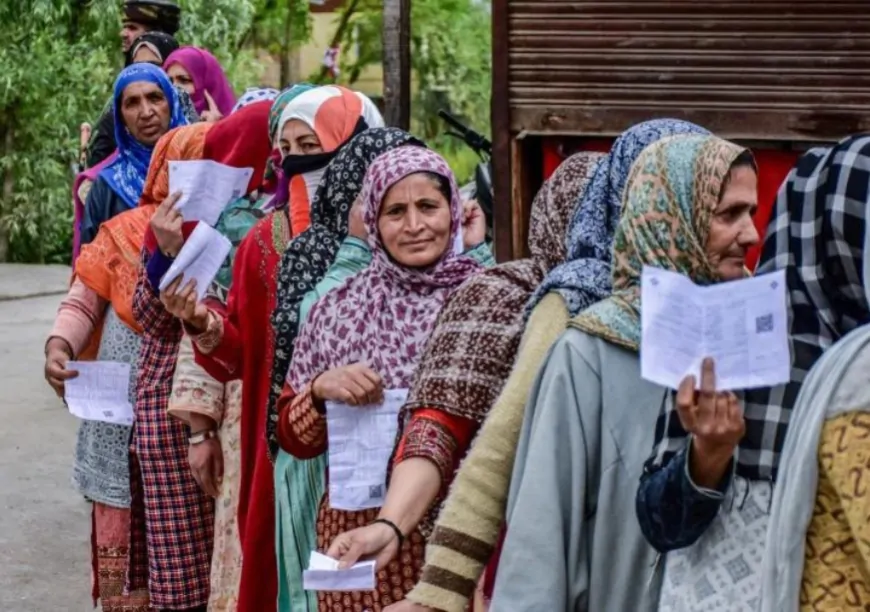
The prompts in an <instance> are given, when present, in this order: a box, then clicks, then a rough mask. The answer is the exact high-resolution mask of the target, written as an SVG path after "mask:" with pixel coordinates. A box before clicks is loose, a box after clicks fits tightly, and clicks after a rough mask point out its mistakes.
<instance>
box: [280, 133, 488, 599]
mask: <svg viewBox="0 0 870 612" xmlns="http://www.w3.org/2000/svg"><path fill="white" fill-rule="evenodd" d="M362 198H363V204H364V207H365V208H364V221H365V225H366V230H367V233H368V242H369V245H370V247H371V249H372V263H371V264H370V265H369V266H368V268H366V270H364V271H363V272H361V273H359V274H357V275H356V276H354V277H352V278H351V279H350V280H348V281H347V282H346V283H344V284H343V285H342V286H340V287H338V288H337V289H335V290H333V291H332V292H330V293H328V294H327V295H326V296H324V297H323V298H321V299H320V300H319V301H318V302H317V303H316V304H315V305H314V306H313V307H312V309H311V311H310V313H309V316H308V319H307V321H306V322H305V324H304V326H303V328H302V330H301V332H300V335H299V336H298V338H297V339H296V346H295V351H294V354H293V361H292V364H291V366H290V371H289V373H288V382H287V384H286V386H285V389H284V393H283V394H282V397H281V400H280V412H281V414H280V417H279V423H278V433H279V439H280V441H281V446H282V448H283V449H284V450H285V451H287V452H288V453H290V454H292V455H294V456H296V457H297V458H299V459H307V458H312V457H316V456H318V455H320V454H322V453H323V452H324V451H325V450H326V447H327V440H326V427H325V424H326V419H325V415H324V406H325V402H327V401H340V402H346V403H348V404H350V405H352V406H359V407H362V406H364V405H366V404H371V403H377V402H379V401H380V400H381V399H382V398H383V396H384V392H385V391H387V390H391V389H407V388H408V387H409V386H410V384H411V381H412V377H413V375H414V371H415V369H416V366H417V364H418V361H419V358H420V356H421V352H422V348H423V346H424V345H425V343H426V341H427V340H428V337H429V334H430V333H431V331H432V329H433V327H434V323H435V319H436V318H437V316H438V313H439V311H440V309H441V307H442V306H443V304H444V302H445V301H446V300H447V299H448V298H449V296H450V295H451V293H452V292H453V291H454V290H455V289H456V288H457V287H458V286H459V285H460V284H461V283H462V282H464V281H465V280H467V279H468V278H470V277H471V276H473V275H474V274H476V273H477V272H478V271H479V270H481V269H482V268H481V267H480V265H479V264H477V263H476V262H475V261H474V260H472V259H471V258H469V257H466V256H464V255H461V254H458V253H457V250H459V251H461V250H462V248H459V249H457V244H456V237H457V235H458V234H459V232H460V230H461V229H463V228H462V219H463V209H462V204H461V202H460V200H459V192H458V188H457V187H456V184H455V180H454V178H453V174H452V172H451V171H450V169H449V167H448V166H447V164H446V162H444V160H443V159H442V158H441V157H440V156H438V155H437V154H435V153H433V152H431V151H429V150H427V149H423V148H421V147H401V148H398V149H393V150H392V151H389V152H387V153H385V154H383V155H381V156H380V157H379V158H377V159H376V160H375V161H374V162H373V163H372V165H371V167H370V168H369V170H368V173H367V175H366V179H365V184H364V187H363V196H362ZM464 230H465V231H463V238H464V241H465V244H466V246H468V244H469V243H470V242H478V243H480V242H482V241H483V238H484V231H485V229H484V227H483V219H482V216H478V217H476V223H475V225H474V227H466V228H464ZM327 338H341V340H339V341H337V342H334V341H329V340H327ZM360 409H364V408H360ZM371 522H377V523H378V524H380V525H381V526H382V527H383V528H384V529H386V530H388V531H389V532H390V533H391V534H392V548H391V549H390V550H389V553H390V555H389V557H392V556H393V555H394V554H395V552H396V549H401V551H402V554H401V556H400V558H399V559H398V560H396V561H391V562H389V563H385V564H384V567H382V568H381V569H380V571H379V572H378V574H377V581H378V583H379V586H378V587H377V589H376V590H375V591H371V592H354V593H328V592H321V593H319V594H318V598H319V609H320V610H323V611H326V610H330V611H332V610H353V609H354V606H355V605H362V606H363V607H366V608H369V609H372V610H382V609H383V608H384V607H386V606H387V605H389V604H390V603H392V602H394V601H398V600H401V599H402V598H403V597H404V595H405V593H406V592H407V591H408V590H410V588H411V587H412V586H413V579H412V577H413V576H416V573H417V572H418V571H419V568H420V567H421V565H422V554H423V545H424V541H423V538H422V536H421V535H420V533H419V532H417V531H415V532H413V533H409V534H408V535H407V538H406V537H405V535H404V534H402V533H401V532H400V530H399V528H398V527H397V526H396V525H395V524H394V523H392V522H391V521H389V520H388V519H385V518H383V517H381V518H379V517H378V511H377V509H375V510H364V511H342V510H335V509H332V508H330V505H329V495H328V494H327V495H325V496H324V499H323V501H322V502H321V506H320V513H319V516H318V521H317V536H318V548H319V549H321V550H326V549H327V548H328V547H329V545H330V544H331V541H332V539H333V538H334V537H335V536H336V535H338V534H339V533H340V532H341V531H342V530H343V528H345V527H346V526H353V525H358V526H363V525H365V524H368V523H371ZM389 557H387V558H386V559H382V561H386V560H388V559H389Z"/></svg>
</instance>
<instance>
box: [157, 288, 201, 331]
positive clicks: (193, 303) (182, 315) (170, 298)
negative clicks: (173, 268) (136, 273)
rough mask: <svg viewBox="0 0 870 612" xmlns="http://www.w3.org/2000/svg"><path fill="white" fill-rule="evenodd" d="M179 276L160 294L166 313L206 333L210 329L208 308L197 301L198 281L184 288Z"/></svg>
mask: <svg viewBox="0 0 870 612" xmlns="http://www.w3.org/2000/svg"><path fill="white" fill-rule="evenodd" d="M183 279H184V277H183V276H179V277H178V278H176V279H175V280H174V281H172V282H171V283H169V286H168V287H166V289H164V290H163V291H161V292H160V301H161V302H162V303H163V307H164V308H166V312H168V313H169V314H171V315H172V316H174V317H176V318H178V319H181V320H182V321H184V322H185V323H187V324H188V325H189V326H190V327H192V328H194V329H195V330H197V331H200V332H204V331H205V330H206V329H207V328H208V307H207V306H206V305H205V304H203V303H202V302H198V301H197V295H196V281H193V280H192V281H190V282H189V283H187V285H185V286H184V287H183V288H182V287H181V282H182V280H183Z"/></svg>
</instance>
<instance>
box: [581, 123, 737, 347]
mask: <svg viewBox="0 0 870 612" xmlns="http://www.w3.org/2000/svg"><path fill="white" fill-rule="evenodd" d="M744 151H745V149H743V148H741V147H739V146H737V145H735V144H733V143H731V142H728V141H726V140H722V139H721V138H717V137H715V136H697V135H680V136H670V137H667V138H664V139H661V140H658V141H657V142H655V143H654V144H652V145H650V146H649V147H647V148H646V149H644V150H643V152H642V153H641V154H640V155H639V156H638V158H637V161H636V162H635V164H634V166H632V170H631V173H630V174H629V177H628V186H627V191H626V193H625V204H624V209H623V211H622V215H621V216H620V219H619V225H618V226H617V228H616V233H615V235H614V239H613V272H612V279H613V293H612V295H611V296H610V297H609V298H607V299H605V300H603V301H601V302H598V303H596V304H594V305H593V306H590V307H589V308H587V309H586V310H585V311H583V313H582V314H580V315H579V316H576V317H574V318H573V319H572V321H571V326H572V327H576V328H579V329H582V330H583V331H586V332H587V333H590V334H592V335H593V336H598V337H600V338H603V339H604V340H607V341H608V342H611V343H613V344H616V345H618V346H622V347H624V348H627V349H629V350H632V351H638V350H639V349H640V279H641V271H642V270H643V266H645V265H648V266H654V267H656V268H661V269H663V270H670V271H672V272H676V273H678V274H683V275H685V276H687V277H689V278H690V279H692V281H693V282H695V283H698V284H701V285H706V284H712V283H714V282H716V281H717V280H718V275H717V274H716V272H715V270H714V269H713V267H712V266H711V264H710V262H709V261H708V259H707V255H706V251H705V245H706V244H707V236H708V235H709V233H710V222H711V219H712V216H713V212H714V211H715V210H716V207H717V206H718V205H719V194H720V192H721V190H722V185H723V183H724V182H725V180H726V178H727V177H728V173H729V172H730V170H731V164H732V163H733V162H734V160H735V159H737V157H738V156H739V155H740V154H742V153H743V152H744ZM663 216H666V217H667V218H668V219H669V220H670V223H668V224H667V225H665V224H663V223H662V222H661V219H662V217H663Z"/></svg>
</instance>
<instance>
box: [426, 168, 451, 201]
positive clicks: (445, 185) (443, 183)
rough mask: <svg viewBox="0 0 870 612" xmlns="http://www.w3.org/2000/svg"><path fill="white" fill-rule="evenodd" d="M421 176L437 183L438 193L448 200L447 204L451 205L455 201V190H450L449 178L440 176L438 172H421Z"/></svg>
mask: <svg viewBox="0 0 870 612" xmlns="http://www.w3.org/2000/svg"><path fill="white" fill-rule="evenodd" d="M420 174H422V175H423V176H425V177H426V178H428V179H429V180H430V181H432V182H433V183H435V187H436V188H437V189H438V192H439V193H440V194H441V195H443V196H444V199H445V200H447V203H448V204H450V202H451V201H452V200H453V190H452V189H451V188H450V181H449V180H448V179H447V177H446V176H443V175H441V174H438V173H437V172H421V173H420Z"/></svg>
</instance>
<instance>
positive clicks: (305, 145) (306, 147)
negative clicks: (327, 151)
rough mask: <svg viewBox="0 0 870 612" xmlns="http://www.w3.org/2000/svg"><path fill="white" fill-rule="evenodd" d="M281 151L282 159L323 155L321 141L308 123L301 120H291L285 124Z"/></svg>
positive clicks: (279, 143)
mask: <svg viewBox="0 0 870 612" xmlns="http://www.w3.org/2000/svg"><path fill="white" fill-rule="evenodd" d="M278 146H279V148H280V149H281V159H283V158H285V157H287V156H288V155H317V154H318V153H323V146H322V145H321V144H320V139H319V138H318V137H317V134H315V133H314V130H312V129H311V128H310V127H309V126H308V124H307V123H305V122H304V121H300V120H299V119H291V120H290V121H288V122H287V123H285V124H284V129H283V130H282V131H281V138H280V140H279V141H278Z"/></svg>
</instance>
